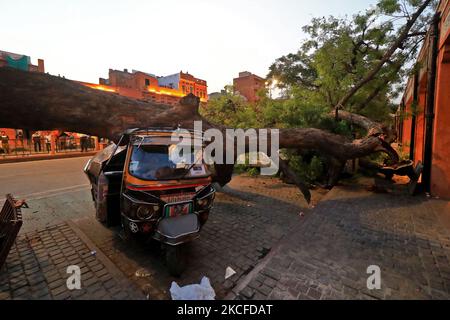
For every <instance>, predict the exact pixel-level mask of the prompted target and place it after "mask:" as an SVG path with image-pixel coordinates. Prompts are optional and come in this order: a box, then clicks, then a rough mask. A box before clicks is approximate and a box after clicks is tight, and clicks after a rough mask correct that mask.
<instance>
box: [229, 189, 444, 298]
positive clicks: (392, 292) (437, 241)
mask: <svg viewBox="0 0 450 320" xmlns="http://www.w3.org/2000/svg"><path fill="white" fill-rule="evenodd" d="M449 219H450V203H449V202H445V201H441V200H435V199H431V198H426V197H425V196H423V197H421V196H418V197H410V196H402V195H398V194H397V195H393V194H386V193H377V194H375V193H372V192H369V191H366V189H365V188H364V187H361V186H357V187H348V186H347V187H337V188H335V189H333V190H332V191H331V192H330V193H329V194H328V195H327V196H326V197H325V198H324V199H323V201H322V202H320V203H319V204H318V205H317V207H316V208H315V209H314V210H312V211H311V212H310V214H308V215H307V216H306V217H305V219H304V220H303V221H302V222H300V223H297V225H296V226H295V227H294V229H293V230H292V232H291V233H290V235H289V236H288V237H285V238H284V239H283V241H282V242H281V244H280V246H279V247H278V248H277V249H276V250H274V251H272V252H271V253H270V255H268V256H267V257H266V258H265V259H264V260H263V261H262V262H261V264H260V265H259V266H258V267H257V268H255V270H254V271H252V272H251V273H250V274H249V275H247V276H246V277H245V278H243V279H242V280H241V281H240V283H239V284H238V285H237V286H236V288H235V289H234V290H233V293H231V294H230V295H229V296H228V298H230V299H449V298H450V264H449V260H450V232H449V230H450V225H449ZM370 265H378V266H379V267H380V269H381V290H368V289H367V278H368V277H369V274H367V268H368V266H370ZM236 294H237V295H236Z"/></svg>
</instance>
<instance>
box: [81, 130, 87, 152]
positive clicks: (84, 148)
mask: <svg viewBox="0 0 450 320" xmlns="http://www.w3.org/2000/svg"><path fill="white" fill-rule="evenodd" d="M80 144H81V152H84V151H86V152H87V151H88V150H87V149H88V136H87V135H85V134H83V135H82V136H81V138H80Z"/></svg>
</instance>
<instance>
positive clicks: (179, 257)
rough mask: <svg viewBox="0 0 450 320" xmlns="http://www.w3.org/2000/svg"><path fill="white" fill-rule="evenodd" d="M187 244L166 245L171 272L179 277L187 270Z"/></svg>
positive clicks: (166, 256) (167, 260)
mask: <svg viewBox="0 0 450 320" xmlns="http://www.w3.org/2000/svg"><path fill="white" fill-rule="evenodd" d="M185 249H186V244H181V245H177V246H170V245H164V252H165V258H166V265H167V268H168V269H169V273H170V274H171V275H172V276H174V277H179V276H181V274H182V273H183V272H184V270H186V267H187V255H186V250H185Z"/></svg>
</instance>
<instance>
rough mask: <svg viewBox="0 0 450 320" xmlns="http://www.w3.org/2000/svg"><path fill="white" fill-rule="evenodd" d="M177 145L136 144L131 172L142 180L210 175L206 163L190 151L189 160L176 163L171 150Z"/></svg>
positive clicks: (129, 169)
mask: <svg viewBox="0 0 450 320" xmlns="http://www.w3.org/2000/svg"><path fill="white" fill-rule="evenodd" d="M174 146H175V145H145V144H143V145H134V146H133V149H132V151H131V158H130V163H129V167H128V171H129V173H130V174H131V175H132V176H134V177H136V178H139V179H142V180H175V179H189V178H197V177H205V176H209V174H210V173H209V172H208V171H207V169H206V167H205V165H204V164H203V163H202V161H201V158H200V159H199V158H198V157H196V156H195V155H194V153H190V155H189V157H190V158H191V159H190V160H189V161H185V162H182V161H181V162H178V163H175V162H174V161H172V159H173V157H171V156H170V151H172V150H173V149H174ZM169 150H170V151H169Z"/></svg>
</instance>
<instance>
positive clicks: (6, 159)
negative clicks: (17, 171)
mask: <svg viewBox="0 0 450 320" xmlns="http://www.w3.org/2000/svg"><path fill="white" fill-rule="evenodd" d="M97 152H98V151H88V152H65V153H56V154H48V153H44V154H28V155H27V154H26V155H17V156H11V155H9V156H3V155H0V164H2V163H15V162H27V161H39V160H52V159H66V158H79V157H91V156H93V155H95V154H96V153H97Z"/></svg>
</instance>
